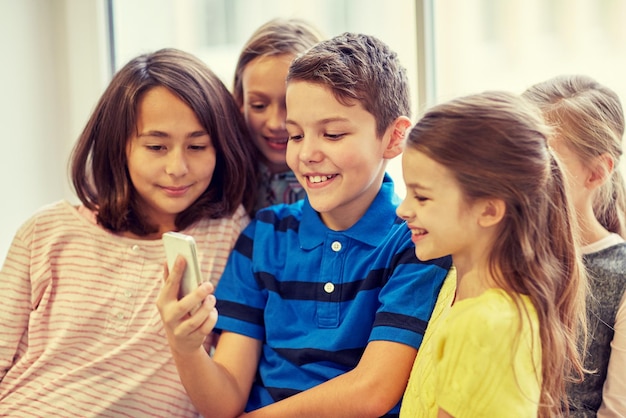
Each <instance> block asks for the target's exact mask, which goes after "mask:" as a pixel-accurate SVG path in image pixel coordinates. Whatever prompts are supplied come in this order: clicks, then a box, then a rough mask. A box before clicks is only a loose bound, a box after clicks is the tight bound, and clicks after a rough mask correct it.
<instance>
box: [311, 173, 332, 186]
mask: <svg viewBox="0 0 626 418" xmlns="http://www.w3.org/2000/svg"><path fill="white" fill-rule="evenodd" d="M336 176H337V175H336V174H332V175H330V176H307V179H308V180H309V182H310V183H313V184H318V183H324V182H325V181H328V180H330V179H332V178H334V177H336Z"/></svg>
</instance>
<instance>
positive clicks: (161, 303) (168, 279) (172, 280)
mask: <svg viewBox="0 0 626 418" xmlns="http://www.w3.org/2000/svg"><path fill="white" fill-rule="evenodd" d="M184 271H185V259H184V258H183V257H180V256H179V257H178V258H177V259H176V261H175V262H174V266H173V268H172V271H171V272H170V271H169V269H168V268H167V263H164V266H163V274H164V282H163V286H162V287H161V291H160V292H159V296H158V297H157V307H158V309H159V311H160V312H161V313H162V314H163V311H164V310H165V309H166V307H167V306H169V305H170V304H171V303H172V302H174V301H177V300H178V288H179V287H180V281H181V278H182V276H183V272H184ZM167 311H168V312H169V311H170V309H169V308H167ZM186 312H187V311H185V313H186ZM176 316H179V315H178V314H176ZM180 316H182V315H180ZM168 317H169V315H168Z"/></svg>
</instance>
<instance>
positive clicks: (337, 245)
mask: <svg viewBox="0 0 626 418" xmlns="http://www.w3.org/2000/svg"><path fill="white" fill-rule="evenodd" d="M330 248H332V249H333V251H335V252H337V251H339V250H341V243H340V242H339V241H335V242H333V243H332V244H330Z"/></svg>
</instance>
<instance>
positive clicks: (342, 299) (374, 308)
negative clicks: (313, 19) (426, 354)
mask: <svg viewBox="0 0 626 418" xmlns="http://www.w3.org/2000/svg"><path fill="white" fill-rule="evenodd" d="M286 101H287V122H286V124H287V130H288V132H289V144H288V147H287V163H288V165H289V167H290V168H291V169H292V170H293V171H294V173H295V174H296V177H297V178H298V181H299V182H300V183H301V184H302V186H303V187H304V188H305V190H306V193H307V198H306V199H305V200H304V201H301V202H298V203H294V204H291V205H277V206H272V207H270V208H267V209H265V210H261V211H260V212H259V213H258V214H257V217H256V219H255V220H254V221H253V222H252V223H251V224H250V226H249V227H248V228H247V229H246V230H245V231H244V232H243V233H242V235H241V237H240V238H239V240H238V243H237V245H236V247H235V249H234V251H233V253H232V254H231V257H230V259H229V261H228V265H227V267H226V270H225V272H224V275H223V276H222V279H221V281H220V285H219V287H218V289H217V291H216V295H215V296H216V298H217V301H218V302H217V308H215V306H214V305H215V298H214V297H213V296H208V297H207V295H209V293H210V291H211V289H210V288H209V287H208V286H204V287H201V288H199V289H198V290H197V291H196V292H195V293H192V294H191V295H189V296H188V297H187V298H185V299H182V300H181V301H176V298H175V295H176V292H177V288H178V283H179V281H180V270H181V267H182V265H177V266H176V268H174V269H173V271H172V272H171V275H170V276H169V277H168V278H167V280H166V284H165V286H164V288H163V291H162V293H161V297H160V301H159V304H158V306H159V310H160V312H161V315H162V317H163V321H164V323H165V327H166V332H167V335H168V341H169V343H170V346H171V349H172V353H173V355H174V359H175V361H176V364H177V367H178V370H179V374H180V376H181V379H182V381H183V383H184V385H185V387H186V389H187V391H188V393H189V395H190V397H191V399H192V402H193V403H194V404H195V405H196V407H197V408H198V409H199V410H200V411H201V412H202V413H203V414H204V415H205V416H207V417H208V416H211V417H233V416H238V415H239V414H241V412H242V411H244V410H245V411H247V412H248V414H246V416H248V417H265V416H267V417H274V418H275V417H294V416H297V417H337V416H354V417H379V416H397V413H398V411H399V402H400V398H401V396H402V393H403V391H404V388H405V386H406V382H407V379H408V376H409V373H410V370H411V366H412V364H413V360H414V358H415V355H416V353H417V349H418V348H419V345H420V343H421V341H422V337H423V333H424V330H425V329H426V325H427V323H428V320H429V318H430V315H431V312H432V309H433V305H434V303H435V300H436V298H437V294H438V292H439V289H440V287H441V283H442V281H443V279H444V277H445V275H446V273H447V271H448V269H449V267H450V259H449V258H441V259H437V260H434V261H431V262H428V263H423V262H420V261H419V260H417V258H416V257H415V254H414V247H413V244H412V243H411V237H410V235H411V233H410V231H409V230H408V228H406V225H405V224H404V223H403V222H402V221H401V220H400V219H399V218H398V217H397V216H396V214H395V209H396V206H397V205H398V204H399V199H398V198H397V197H396V195H395V194H394V191H393V182H392V181H391V178H390V177H389V176H388V175H387V174H385V168H386V165H387V162H388V160H390V159H392V158H394V157H396V156H398V155H399V154H400V153H401V151H402V146H403V143H404V135H405V133H406V131H407V129H408V128H409V126H410V120H409V119H408V116H409V115H410V106H409V95H408V82H407V78H406V74H405V70H404V68H402V66H401V65H400V63H399V61H398V59H397V56H396V54H395V53H394V52H393V51H391V50H390V49H389V47H388V46H387V45H385V44H384V43H383V42H381V41H380V40H378V39H376V38H374V37H372V36H367V35H361V34H350V33H346V34H343V35H340V36H336V37H334V38H332V39H330V40H328V41H324V42H321V43H319V44H318V45H316V46H314V47H313V48H311V49H310V50H308V51H307V52H306V53H305V54H303V55H301V56H299V57H298V58H296V59H295V61H294V62H293V63H292V65H291V67H290V69H289V74H288V77H287V96H286ZM181 264H182V263H181ZM205 298H206V299H205ZM202 299H205V303H204V306H203V307H202V308H201V309H200V310H198V311H197V312H196V313H194V315H192V316H191V317H187V316H186V314H184V312H188V311H189V309H190V308H191V307H192V306H193V305H194V304H196V303H198V301H200V300H202ZM217 311H219V319H217ZM216 321H217V325H215V323H216ZM214 327H215V328H216V329H218V330H221V331H222V335H221V337H220V340H219V343H218V345H217V348H216V351H215V354H214V356H213V358H210V357H209V356H208V355H207V354H206V352H205V351H204V350H203V349H202V346H201V343H202V341H203V338H204V336H205V335H207V334H208V333H209V332H210V331H211V330H213V328H214Z"/></svg>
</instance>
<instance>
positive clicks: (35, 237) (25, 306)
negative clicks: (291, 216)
mask: <svg viewBox="0 0 626 418" xmlns="http://www.w3.org/2000/svg"><path fill="white" fill-rule="evenodd" d="M248 222H249V219H248V216H247V215H246V214H245V211H244V210H243V208H242V207H240V208H239V210H238V211H237V212H236V214H235V215H233V217H231V218H223V219H217V220H209V219H204V220H201V221H199V222H197V223H196V224H194V225H193V226H191V227H189V228H188V229H186V230H185V231H182V232H184V233H187V234H189V235H193V236H194V237H195V239H196V243H197V245H198V254H199V258H200V264H201V267H202V271H203V276H204V277H205V278H206V279H210V280H211V281H212V282H214V283H215V284H216V283H217V281H218V280H219V277H220V276H221V274H222V271H223V269H224V266H225V264H226V260H227V258H228V256H229V253H230V251H231V249H232V248H233V246H234V244H235V240H236V239H237V237H238V236H239V233H240V232H241V230H242V229H243V228H244V227H245V225H246V224H247V223H248ZM164 261H165V253H164V251H163V246H162V242H161V240H154V241H148V240H137V239H132V238H124V237H120V236H117V235H114V234H111V233H110V232H108V231H106V230H104V229H103V228H101V227H99V226H97V225H95V223H94V221H93V214H91V213H89V212H87V211H86V209H85V208H83V207H81V208H79V209H78V210H77V209H76V208H75V207H73V206H71V205H70V204H69V203H68V202H58V203H55V204H52V205H49V206H46V207H44V208H42V209H41V210H40V211H39V212H38V213H37V214H35V216H33V217H32V218H31V219H30V220H29V221H27V222H26V223H25V224H24V225H23V226H22V227H21V229H20V230H19V231H18V233H17V234H16V236H15V238H14V240H13V243H12V245H11V248H10V250H9V253H8V255H7V258H6V260H5V263H4V265H3V267H2V270H0V295H2V299H1V301H0V416H19V417H44V416H45V417H64V418H66V417H70V416H72V417H74V416H82V417H96V416H97V417H116V418H118V417H149V416H150V417H152V416H157V417H194V416H197V413H196V411H195V409H194V408H193V406H192V404H191V402H190V401H189V399H188V397H187V395H186V393H185V391H184V388H183V386H182V384H181V382H180V379H179V377H178V373H177V372H176V367H175V365H174V362H173V360H172V358H171V354H170V351H169V347H168V345H167V341H166V338H165V333H164V330H163V326H162V323H161V319H160V316H159V313H158V311H157V309H156V305H155V303H156V298H157V295H158V293H159V290H160V288H161V284H162V280H163V265H164Z"/></svg>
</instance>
